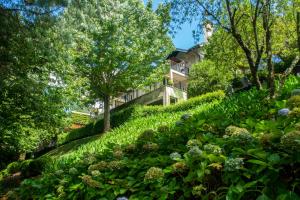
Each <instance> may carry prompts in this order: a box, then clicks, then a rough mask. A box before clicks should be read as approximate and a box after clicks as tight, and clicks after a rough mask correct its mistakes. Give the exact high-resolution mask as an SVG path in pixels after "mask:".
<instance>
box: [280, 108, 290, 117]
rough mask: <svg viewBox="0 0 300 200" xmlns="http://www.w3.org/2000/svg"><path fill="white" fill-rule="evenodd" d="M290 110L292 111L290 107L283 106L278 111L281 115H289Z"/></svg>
mask: <svg viewBox="0 0 300 200" xmlns="http://www.w3.org/2000/svg"><path fill="white" fill-rule="evenodd" d="M289 112H290V109H288V108H283V109H280V110H279V111H278V115H279V116H287V115H288V114H289Z"/></svg>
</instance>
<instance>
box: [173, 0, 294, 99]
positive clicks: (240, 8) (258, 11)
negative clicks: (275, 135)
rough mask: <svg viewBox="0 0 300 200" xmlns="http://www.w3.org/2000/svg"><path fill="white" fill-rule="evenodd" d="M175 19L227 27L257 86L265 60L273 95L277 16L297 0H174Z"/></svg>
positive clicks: (225, 28)
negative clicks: (208, 21)
mask: <svg viewBox="0 0 300 200" xmlns="http://www.w3.org/2000/svg"><path fill="white" fill-rule="evenodd" d="M171 4H172V8H173V15H174V16H175V17H176V20H175V22H177V24H180V23H182V22H184V21H186V20H194V19H196V20H200V21H204V20H210V21H212V22H213V23H214V24H215V27H216V29H218V28H221V29H223V30H224V31H226V32H227V33H228V34H230V35H231V37H233V38H234V40H235V41H236V42H237V44H238V45H239V47H240V48H241V50H242V51H243V53H244V56H245V58H246V59H247V62H248V66H249V69H250V71H251V75H252V82H253V84H254V85H256V87H257V88H258V89H260V88H261V83H260V80H259V77H258V73H257V72H258V68H259V67H260V66H261V65H262V62H264V61H266V64H267V66H268V71H269V88H270V95H271V96H273V93H274V88H275V85H274V67H273V63H272V55H273V50H274V49H273V43H272V41H273V37H274V35H275V34H274V31H276V23H277V20H278V19H283V18H284V16H285V15H286V12H288V11H289V10H291V8H292V6H293V5H294V1H284V0H277V1H269V0H255V1H239V0H225V1H223V0H214V1H204V0H189V1H182V0H172V1H171Z"/></svg>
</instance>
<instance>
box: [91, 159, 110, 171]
mask: <svg viewBox="0 0 300 200" xmlns="http://www.w3.org/2000/svg"><path fill="white" fill-rule="evenodd" d="M107 166H108V163H107V162H106V161H100V162H98V163H97V164H94V165H90V166H89V168H88V171H94V170H99V171H101V170H104V169H106V168H107Z"/></svg>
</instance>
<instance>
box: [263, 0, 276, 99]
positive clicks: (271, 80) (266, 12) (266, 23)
mask: <svg viewBox="0 0 300 200" xmlns="http://www.w3.org/2000/svg"><path fill="white" fill-rule="evenodd" d="M270 15H271V14H270V0H265V1H264V6H263V27H264V30H265V42H266V54H267V68H268V87H269V92H270V98H274V96H275V72H274V65H273V62H272V33H271V20H270V17H271V16H270Z"/></svg>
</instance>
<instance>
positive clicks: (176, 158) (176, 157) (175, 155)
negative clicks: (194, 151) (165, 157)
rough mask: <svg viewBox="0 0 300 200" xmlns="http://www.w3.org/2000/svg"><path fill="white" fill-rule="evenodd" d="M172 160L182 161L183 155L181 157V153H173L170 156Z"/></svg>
mask: <svg viewBox="0 0 300 200" xmlns="http://www.w3.org/2000/svg"><path fill="white" fill-rule="evenodd" d="M170 158H171V159H172V160H179V159H181V155H180V153H177V152H173V153H171V154H170Z"/></svg>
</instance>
